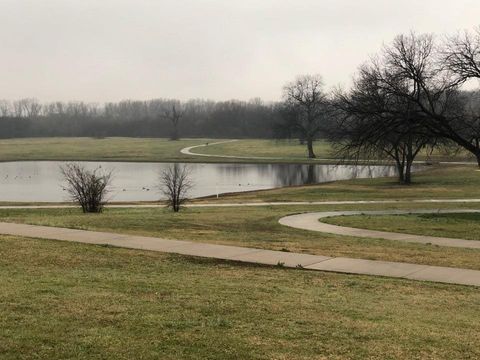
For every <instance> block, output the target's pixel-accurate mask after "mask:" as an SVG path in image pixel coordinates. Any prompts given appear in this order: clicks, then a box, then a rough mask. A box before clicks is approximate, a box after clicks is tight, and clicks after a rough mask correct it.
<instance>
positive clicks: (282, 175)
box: [0, 161, 395, 201]
mask: <svg viewBox="0 0 480 360" xmlns="http://www.w3.org/2000/svg"><path fill="white" fill-rule="evenodd" d="M61 164H62V162H58V161H25V162H5V163H0V201H65V200H66V199H67V197H66V194H65V191H64V189H63V187H62V179H61V176H60V173H59V166H60V165H61ZM83 164H84V165H85V166H86V167H87V168H91V169H93V168H95V167H97V166H101V167H102V168H105V169H106V170H113V171H114V179H113V191H112V194H111V198H112V200H114V201H150V200H158V199H159V198H160V194H159V191H158V178H159V174H160V172H161V171H162V170H163V169H164V168H165V167H166V166H169V164H166V163H132V162H115V163H113V162H83ZM189 167H190V168H191V171H192V178H193V181H194V183H195V186H194V188H193V189H192V191H191V196H192V197H199V196H207V195H215V194H217V193H218V194H220V193H227V192H237V191H251V190H259V189H269V188H275V187H280V186H291V185H305V184H314V183H321V182H329V181H334V180H345V179H352V178H372V177H381V176H393V175H395V169H394V167H391V166H353V165H340V166H337V165H302V164H190V165H189Z"/></svg>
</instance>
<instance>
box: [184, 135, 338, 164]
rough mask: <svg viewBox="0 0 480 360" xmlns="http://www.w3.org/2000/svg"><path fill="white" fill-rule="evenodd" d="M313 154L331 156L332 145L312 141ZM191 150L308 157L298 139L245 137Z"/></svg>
mask: <svg viewBox="0 0 480 360" xmlns="http://www.w3.org/2000/svg"><path fill="white" fill-rule="evenodd" d="M314 151H315V155H316V156H317V157H318V158H332V157H333V153H332V147H331V145H330V144H329V143H328V142H326V141H315V142H314ZM192 152H195V153H200V154H210V155H229V156H253V157H256V156H260V157H275V158H285V159H297V160H298V159H306V158H308V152H307V146H306V145H301V144H300V143H299V142H298V140H258V139H245V140H239V141H235V142H228V143H224V144H218V145H211V146H210V145H209V146H206V147H201V148H197V149H193V150H192Z"/></svg>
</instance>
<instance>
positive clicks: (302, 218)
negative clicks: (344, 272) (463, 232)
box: [279, 209, 480, 249]
mask: <svg viewBox="0 0 480 360" xmlns="http://www.w3.org/2000/svg"><path fill="white" fill-rule="evenodd" d="M455 213H480V210H467V209H465V210H378V211H324V212H314V213H305V214H297V215H290V216H285V217H283V218H281V219H280V220H279V223H280V224H282V225H286V226H290V227H293V228H297V229H302V230H311V231H319V232H324V233H329V234H335V235H343V236H345V235H346V236H355V237H363V238H376V239H386V240H393V241H404V242H412V243H421V244H433V245H439V246H449V247H460V248H468V249H480V241H477V240H464V239H452V238H444V237H438V236H424V235H412V234H401V233H394V232H387V231H377V230H367V229H358V228H352V227H346V226H338V225H331V224H326V223H324V222H321V221H320V219H325V218H328V217H333V216H351V215H405V214H455Z"/></svg>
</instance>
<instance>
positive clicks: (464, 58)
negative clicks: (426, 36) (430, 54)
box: [441, 27, 480, 83]
mask: <svg viewBox="0 0 480 360" xmlns="http://www.w3.org/2000/svg"><path fill="white" fill-rule="evenodd" d="M441 63H442V65H443V66H444V67H445V68H447V69H448V70H450V71H452V72H453V73H454V74H455V76H456V78H457V81H458V82H459V83H463V82H465V81H467V80H469V79H473V78H480V27H478V28H477V29H476V30H475V31H474V32H468V31H466V32H464V33H463V34H457V35H455V36H451V37H449V38H447V41H446V44H445V46H444V49H443V56H442V57H441Z"/></svg>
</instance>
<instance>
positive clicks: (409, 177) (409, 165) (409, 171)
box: [403, 159, 413, 185]
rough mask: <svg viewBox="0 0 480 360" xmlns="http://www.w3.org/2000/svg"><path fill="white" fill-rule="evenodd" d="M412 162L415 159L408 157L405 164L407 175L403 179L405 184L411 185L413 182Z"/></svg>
mask: <svg viewBox="0 0 480 360" xmlns="http://www.w3.org/2000/svg"><path fill="white" fill-rule="evenodd" d="M412 163H413V161H412V160H411V159H407V163H406V165H405V177H404V179H403V183H404V184H405V185H410V184H411V183H412Z"/></svg>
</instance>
